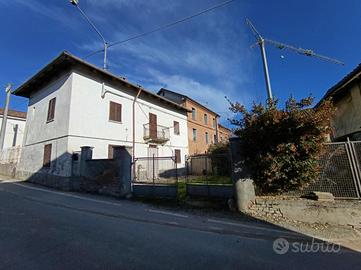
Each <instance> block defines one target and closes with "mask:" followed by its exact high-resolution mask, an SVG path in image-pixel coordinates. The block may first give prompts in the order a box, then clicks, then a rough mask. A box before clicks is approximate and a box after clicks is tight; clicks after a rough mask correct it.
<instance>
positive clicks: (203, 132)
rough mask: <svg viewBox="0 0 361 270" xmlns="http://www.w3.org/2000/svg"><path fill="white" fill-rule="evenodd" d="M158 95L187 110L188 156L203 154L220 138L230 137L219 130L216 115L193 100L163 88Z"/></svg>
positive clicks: (225, 132) (228, 131) (226, 132)
mask: <svg viewBox="0 0 361 270" xmlns="http://www.w3.org/2000/svg"><path fill="white" fill-rule="evenodd" d="M158 95H159V96H161V97H165V98H167V99H168V100H171V101H173V102H175V103H177V104H179V105H181V106H183V107H185V108H186V109H188V110H189V112H188V122H187V123H188V145H189V154H190V155H197V154H204V153H206V152H207V150H208V148H209V145H211V144H213V143H217V142H219V141H220V138H221V137H222V138H224V139H225V138H228V137H229V136H230V135H231V132H230V130H228V129H226V128H224V127H221V128H220V125H219V123H218V120H219V115H218V114H217V113H215V112H213V111H212V110H210V109H209V108H207V107H205V106H203V105H202V104H200V103H199V102H197V101H195V100H194V99H192V98H190V97H188V96H185V95H182V94H179V93H176V92H174V91H171V90H168V89H164V88H162V89H160V90H159V91H158Z"/></svg>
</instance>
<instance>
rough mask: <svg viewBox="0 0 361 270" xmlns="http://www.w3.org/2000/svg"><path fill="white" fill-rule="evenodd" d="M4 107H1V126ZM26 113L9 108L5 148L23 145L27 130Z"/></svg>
mask: <svg viewBox="0 0 361 270" xmlns="http://www.w3.org/2000/svg"><path fill="white" fill-rule="evenodd" d="M3 116H4V109H2V108H0V126H1V124H2V121H3ZM25 122H26V113H25V112H20V111H15V110H9V111H8V117H7V122H6V132H5V141H4V149H6V148H10V147H16V146H21V145H22V143H23V136H24V130H25Z"/></svg>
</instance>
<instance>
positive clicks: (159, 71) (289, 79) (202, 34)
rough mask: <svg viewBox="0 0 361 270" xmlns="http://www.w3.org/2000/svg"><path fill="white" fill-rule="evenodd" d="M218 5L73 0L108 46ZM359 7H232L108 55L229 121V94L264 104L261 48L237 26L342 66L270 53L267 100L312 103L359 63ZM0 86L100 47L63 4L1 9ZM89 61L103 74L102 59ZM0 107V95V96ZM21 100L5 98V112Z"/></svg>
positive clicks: (2, 2)
mask: <svg viewBox="0 0 361 270" xmlns="http://www.w3.org/2000/svg"><path fill="white" fill-rule="evenodd" d="M222 1H223V0H199V1H194V0H148V1H144V0H102V1H98V0H80V4H81V7H82V8H83V10H84V11H85V12H86V13H87V14H88V15H89V17H91V18H92V19H93V20H94V22H95V23H96V24H97V25H98V27H99V28H100V29H101V31H102V32H103V33H104V35H105V36H106V38H107V39H108V40H109V41H110V42H114V41H118V40H122V39H124V38H126V37H129V36H132V35H134V34H138V33H141V32H143V31H147V30H151V29H152V28H154V27H157V26H159V25H162V24H165V23H168V22H170V21H173V20H176V19H179V18H182V17H185V16H188V15H191V14H193V13H195V12H197V11H200V10H202V9H204V8H207V7H209V6H212V5H215V4H217V3H220V2H222ZM360 10H361V1H359V0H347V1H338V0H330V1H308V0H304V1H297V0H288V1H282V0H272V1H269V0H268V1H267V0H259V1H255V0H248V1H245V0H238V1H236V2H234V3H232V4H230V5H229V6H226V7H223V8H220V9H218V10H215V11H213V12H211V13H208V14H205V15H203V16H200V17H198V18H196V19H194V20H191V21H188V22H186V23H183V24H180V25H178V26H176V27H173V28H170V29H168V30H165V31H162V32H158V33H155V34H152V35H150V36H146V37H144V38H141V39H138V40H133V41H131V42H129V43H126V44H123V45H120V46H116V47H113V48H112V49H110V51H109V59H110V65H109V68H110V71H111V72H113V73H114V74H116V75H121V76H125V77H127V78H128V79H129V80H130V81H132V82H134V83H138V84H141V85H142V86H144V87H146V88H147V89H149V90H152V91H154V92H156V91H157V90H159V88H161V87H166V88H169V89H172V90H176V91H181V92H182V93H184V94H186V95H189V96H191V97H192V98H194V99H196V100H198V101H200V102H201V103H203V104H206V105H207V104H208V106H209V107H210V108H212V109H213V110H214V111H216V112H219V113H220V114H221V116H222V117H223V119H225V118H227V117H229V116H231V114H230V113H229V112H228V104H227V102H226V101H225V99H224V96H225V95H227V96H228V97H229V98H230V99H231V100H234V101H239V102H241V103H244V104H247V105H249V104H251V102H252V101H257V102H260V101H264V100H265V98H266V90H265V84H264V78H263V73H262V62H261V58H260V53H259V49H258V48H253V49H251V48H250V45H251V44H252V43H254V37H253V36H252V34H251V32H250V30H249V29H248V28H247V26H246V25H245V23H244V20H245V18H246V17H249V18H250V19H251V20H252V21H253V22H254V24H255V25H256V27H257V28H258V30H259V31H260V32H261V33H262V34H263V35H264V36H265V37H267V38H270V39H274V40H279V41H282V42H285V43H288V44H291V45H296V46H300V47H303V48H312V49H313V50H314V51H315V52H318V53H320V54H324V55H328V56H331V57H335V58H337V59H340V60H342V61H344V62H345V63H346V65H345V66H339V65H334V64H330V63H327V62H323V61H320V60H318V59H315V58H309V57H305V56H301V55H298V54H294V53H290V52H284V51H279V50H278V49H276V48H273V47H270V46H268V47H267V54H268V58H269V59H268V60H269V68H270V75H271V83H272V87H273V92H274V95H275V96H276V97H278V98H279V99H280V100H281V101H283V100H285V99H286V98H287V97H288V96H290V95H291V94H292V95H294V96H295V97H297V98H301V97H305V96H307V95H309V94H313V95H314V96H315V97H316V99H317V100H318V99H319V98H321V97H322V95H323V94H324V93H325V91H326V90H327V89H328V88H330V87H331V86H332V85H333V84H335V83H336V82H337V81H339V80H340V79H341V78H342V77H343V76H344V75H346V74H347V73H348V72H350V71H351V70H352V69H353V68H355V67H356V66H357V65H358V64H359V63H360V60H361V50H360V44H361V27H360V19H359V18H360V16H359V12H360ZM0 12H1V16H0V20H1V23H0V33H1V37H2V39H1V43H0V59H1V72H0V86H1V88H4V87H5V85H6V83H7V82H12V83H14V85H15V86H19V85H20V84H21V83H23V82H24V81H25V80H26V79H28V78H29V77H31V76H32V75H33V74H35V73H36V72H37V71H38V70H39V69H40V68H41V67H43V66H44V65H45V64H46V63H48V62H49V61H50V60H51V59H53V58H54V57H55V56H57V55H58V54H59V53H60V52H61V51H63V50H67V51H69V52H71V53H73V54H75V55H77V56H80V57H83V56H85V55H87V54H88V53H89V52H92V51H93V50H97V49H101V42H99V39H98V37H97V36H96V34H95V33H94V32H93V31H92V29H90V28H89V25H88V24H87V23H86V22H85V21H84V19H83V18H82V17H81V16H80V14H79V13H78V11H77V10H76V9H75V8H74V7H73V6H71V5H70V4H69V3H68V0H52V1H45V0H31V1H29V0H12V1H8V0H0ZM281 55H283V56H284V58H283V59H282V58H281ZM87 60H88V61H90V62H92V63H94V64H96V65H99V66H101V65H102V55H101V54H98V55H96V56H93V57H91V58H89V59H87ZM0 99H1V102H0V106H3V104H4V99H5V94H4V91H3V90H2V89H0ZM26 107H27V100H26V99H24V98H19V97H15V96H13V97H12V100H11V108H13V109H19V110H26Z"/></svg>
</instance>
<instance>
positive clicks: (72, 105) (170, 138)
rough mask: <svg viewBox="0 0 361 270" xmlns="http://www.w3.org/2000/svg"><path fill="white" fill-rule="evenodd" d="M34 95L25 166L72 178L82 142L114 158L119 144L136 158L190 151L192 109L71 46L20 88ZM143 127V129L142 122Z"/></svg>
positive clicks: (23, 169)
mask: <svg viewBox="0 0 361 270" xmlns="http://www.w3.org/2000/svg"><path fill="white" fill-rule="evenodd" d="M14 94H15V95H17V96H22V97H27V98H29V105H28V118H27V122H26V134H25V137H24V143H23V145H24V147H23V149H22V156H21V160H20V164H19V165H18V168H17V172H19V174H22V175H23V178H27V177H30V176H31V175H32V174H34V173H36V172H46V173H51V174H53V175H59V176H64V177H69V176H72V175H73V172H72V159H74V158H76V153H78V152H79V151H80V147H82V146H91V147H94V149H93V158H96V159H106V158H108V157H110V158H112V155H113V147H114V146H124V147H125V148H126V149H127V150H128V152H129V153H132V156H133V158H135V157H153V156H160V157H164V156H168V157H169V156H176V157H177V160H178V163H179V164H178V166H179V167H182V166H184V164H185V161H184V156H185V155H188V140H187V138H188V129H187V110H186V109H185V108H184V107H182V106H180V105H178V104H176V103H174V102H171V101H169V100H167V99H165V98H162V97H160V96H158V95H156V94H153V93H151V92H149V91H146V90H144V89H142V88H141V87H140V86H136V85H134V84H131V83H130V82H128V81H127V80H125V79H124V78H121V77H117V76H115V75H113V74H111V73H109V72H107V71H104V70H102V69H100V68H98V67H96V66H94V65H91V64H89V63H87V62H85V61H83V60H81V59H79V58H77V57H75V56H73V55H71V54H69V53H67V52H63V53H61V54H60V55H59V56H58V57H57V58H56V59H54V60H53V61H52V62H50V63H49V64H48V65H47V66H46V67H44V68H43V69H42V70H41V71H39V72H38V73H37V74H36V75H34V76H33V77H32V78H31V79H30V80H28V81H27V82H25V83H24V84H23V85H21V86H20V87H19V88H18V89H16V91H15V92H14ZM134 127H135V128H134Z"/></svg>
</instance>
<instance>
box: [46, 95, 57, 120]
mask: <svg viewBox="0 0 361 270" xmlns="http://www.w3.org/2000/svg"><path fill="white" fill-rule="evenodd" d="M55 103H56V98H52V99H51V100H49V107H48V117H47V118H46V121H47V122H50V121H53V120H54V117H55Z"/></svg>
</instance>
